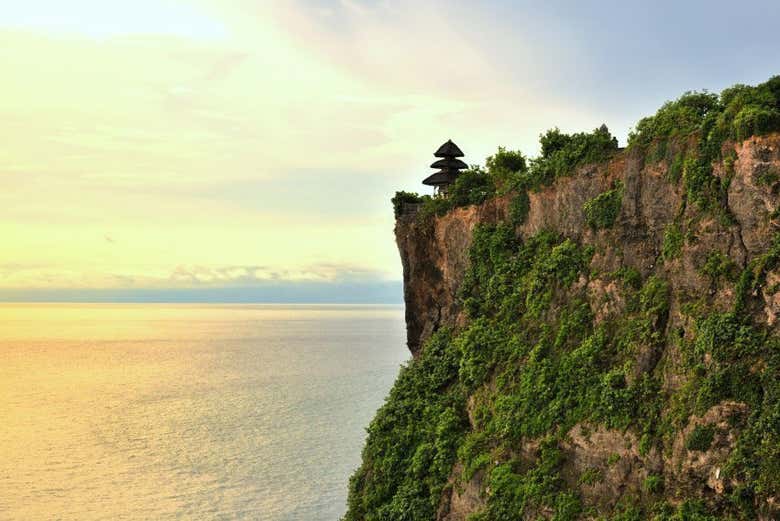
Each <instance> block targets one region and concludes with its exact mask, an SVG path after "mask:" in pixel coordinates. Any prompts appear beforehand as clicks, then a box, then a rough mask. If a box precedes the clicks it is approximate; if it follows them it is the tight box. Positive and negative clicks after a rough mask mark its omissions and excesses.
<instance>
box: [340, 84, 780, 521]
mask: <svg viewBox="0 0 780 521" xmlns="http://www.w3.org/2000/svg"><path fill="white" fill-rule="evenodd" d="M778 85H780V83H778ZM778 95H779V96H780V89H779V90H778ZM723 99H724V100H726V95H725V93H724V98H723ZM779 105H780V103H779ZM662 110H663V109H662ZM719 110H722V109H719ZM659 114H660V112H659ZM657 117H659V116H657ZM703 117H704V118H705V119H706V115H703ZM640 127H641V125H640ZM702 128H704V129H705V132H706V131H708V128H709V127H707V126H706V124H705V125H703V127H702ZM740 137H742V136H740ZM634 139H635V142H636V138H634ZM703 143H707V139H706V136H705V135H703V134H702V133H701V132H691V133H690V134H687V135H684V136H680V135H678V136H673V137H672V138H670V139H666V140H663V142H661V140H658V139H654V140H647V141H646V142H644V143H642V146H637V145H633V146H630V147H629V148H628V149H620V150H615V151H614V152H613V153H610V154H609V155H608V156H609V157H607V158H606V159H605V160H602V161H596V162H580V164H577V165H576V166H575V167H574V168H572V169H571V170H570V171H568V172H566V173H565V174H564V175H556V176H555V178H554V179H552V180H551V181H550V182H545V183H538V184H535V185H533V186H530V187H529V188H528V189H527V190H525V189H522V190H521V193H520V195H523V196H524V197H525V199H524V203H523V205H522V209H523V211H522V212H521V216H520V218H518V217H517V213H518V212H516V203H517V198H518V192H517V191H513V190H510V191H506V192H505V194H504V195H500V196H499V195H495V196H493V197H489V198H488V199H487V200H485V201H484V202H481V203H480V204H471V205H466V206H463V207H456V208H451V209H446V211H439V212H427V213H425V212H424V210H420V209H419V206H415V207H413V208H411V209H410V211H407V212H400V213H399V215H398V216H397V220H396V227H395V234H396V240H397V244H398V248H399V252H400V256H401V261H402V264H403V269H404V294H405V302H406V322H407V335H408V347H409V349H410V350H411V352H412V354H413V355H414V360H413V361H412V362H411V363H410V364H409V366H408V367H406V368H404V369H403V370H402V372H401V375H400V376H399V380H398V382H397V384H396V387H395V388H394V389H393V391H392V393H391V395H390V397H389V398H388V402H387V404H386V405H385V406H384V407H383V409H382V410H380V412H379V414H378V415H377V418H376V419H375V420H374V422H373V423H372V425H371V428H370V429H369V440H368V443H367V446H366V449H365V450H364V455H363V466H362V467H361V469H360V470H359V471H358V472H357V473H356V475H355V476H354V477H353V479H352V482H351V490H350V510H349V512H348V514H347V519H348V520H358V519H360V520H363V519H365V520H385V519H387V520H390V519H410V520H411V519H437V520H442V521H444V520H447V521H465V520H467V519H471V520H478V521H488V520H493V519H496V520H503V519H507V520H508V519H556V520H567V519H572V520H573V519H615V520H634V519H636V520H639V519H656V520H659V521H660V520H670V521H671V520H714V519H760V520H774V519H780V474H778V473H780V383H778V382H779V380H780V340H778V339H779V338H780V331H778V328H780V325H779V324H778V320H777V317H778V314H780V239H778V237H780V235H778V232H780V196H779V195H778V193H779V192H780V133H777V132H762V133H761V135H750V136H749V137H745V138H744V139H733V138H732V139H724V140H722V141H720V142H718V148H717V149H716V150H715V152H712V151H710V152H706V149H705V145H703ZM543 148H544V143H543ZM707 153H709V154H710V155H709V156H708V155H706V154H707ZM537 168H538V165H537ZM521 186H526V187H528V186H529V184H528V183H527V182H526V184H525V185H522V184H521ZM431 204H432V203H431Z"/></svg>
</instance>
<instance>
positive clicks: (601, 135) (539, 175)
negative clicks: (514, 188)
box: [523, 125, 618, 190]
mask: <svg viewBox="0 0 780 521" xmlns="http://www.w3.org/2000/svg"><path fill="white" fill-rule="evenodd" d="M539 142H540V144H541V145H542V154H541V155H540V156H539V157H538V158H536V159H534V160H532V161H531V165H530V168H529V169H528V172H527V175H526V179H525V180H524V183H523V184H524V186H525V187H526V188H528V189H532V190H537V189H539V188H541V187H543V186H548V185H550V184H552V182H553V181H555V180H556V179H557V178H559V177H563V176H568V175H572V174H573V173H574V170H575V169H576V168H577V167H578V166H581V165H586V164H591V163H597V162H600V161H604V160H605V159H609V158H610V157H612V155H614V153H615V152H616V151H617V150H618V142H617V138H615V137H614V136H613V135H612V134H610V132H609V130H608V129H607V127H606V126H604V125H602V126H601V127H600V128H597V129H596V130H594V131H593V132H589V133H588V132H577V133H575V134H564V133H563V132H561V131H560V130H558V129H557V128H554V129H551V130H548V131H547V132H546V133H545V134H542V135H541V136H539Z"/></svg>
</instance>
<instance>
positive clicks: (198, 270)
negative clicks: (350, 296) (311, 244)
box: [168, 263, 389, 287]
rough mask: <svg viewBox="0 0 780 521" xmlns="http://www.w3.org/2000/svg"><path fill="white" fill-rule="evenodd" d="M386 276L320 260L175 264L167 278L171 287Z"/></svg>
mask: <svg viewBox="0 0 780 521" xmlns="http://www.w3.org/2000/svg"><path fill="white" fill-rule="evenodd" d="M388 279H389V277H388V275H387V274H386V273H382V272H380V271H378V270H375V269H371V268H367V267H362V266H355V265H350V264H343V263H320V264H313V265H310V266H308V267H305V268H303V269H298V270H280V269H275V268H271V267H269V266H258V265H248V266H236V265H231V266H177V267H176V268H175V269H174V270H173V272H172V273H171V275H170V277H169V279H168V280H169V282H170V283H171V285H173V286H188V287H201V286H221V287H233V286H250V287H251V286H258V285H266V284H277V283H280V282H287V283H312V282H316V283H328V284H342V283H355V282H381V281H386V280H388Z"/></svg>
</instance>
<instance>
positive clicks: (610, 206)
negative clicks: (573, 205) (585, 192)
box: [582, 181, 623, 230]
mask: <svg viewBox="0 0 780 521" xmlns="http://www.w3.org/2000/svg"><path fill="white" fill-rule="evenodd" d="M622 203H623V183H621V182H620V181H618V182H617V183H615V186H614V187H613V188H612V189H611V190H607V191H606V192H604V193H602V194H599V195H597V196H596V197H594V198H593V199H591V200H590V201H588V202H586V203H585V204H584V205H583V207H582V210H583V211H584V212H585V222H587V223H588V225H589V226H590V227H591V228H593V229H594V230H601V229H603V228H609V227H611V226H612V225H613V224H615V220H616V219H617V217H618V215H619V214H620V206H621V205H622Z"/></svg>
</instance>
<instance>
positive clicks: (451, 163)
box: [431, 157, 469, 170]
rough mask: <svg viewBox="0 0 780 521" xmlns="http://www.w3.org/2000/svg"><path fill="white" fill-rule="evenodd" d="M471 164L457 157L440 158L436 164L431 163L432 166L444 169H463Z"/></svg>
mask: <svg viewBox="0 0 780 521" xmlns="http://www.w3.org/2000/svg"><path fill="white" fill-rule="evenodd" d="M468 167H469V166H468V165H467V164H466V163H464V162H463V161H461V160H460V159H455V158H454V157H445V158H444V159H439V160H438V161H436V162H435V163H434V164H432V165H431V168H441V169H442V170H444V169H448V168H453V169H455V170H462V169H464V168H468Z"/></svg>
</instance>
